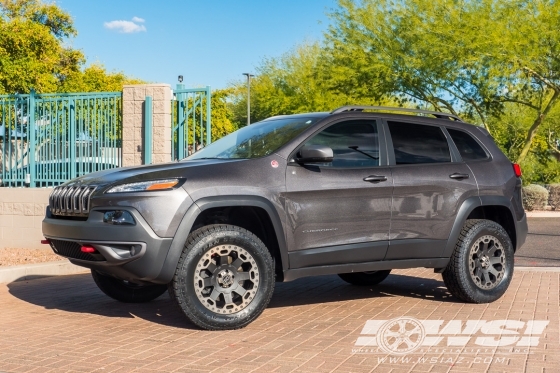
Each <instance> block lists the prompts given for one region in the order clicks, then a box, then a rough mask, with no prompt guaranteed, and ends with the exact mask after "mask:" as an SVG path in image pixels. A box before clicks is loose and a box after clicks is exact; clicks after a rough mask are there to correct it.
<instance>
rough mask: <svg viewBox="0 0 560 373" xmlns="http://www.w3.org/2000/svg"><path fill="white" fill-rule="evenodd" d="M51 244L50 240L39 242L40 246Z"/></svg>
mask: <svg viewBox="0 0 560 373" xmlns="http://www.w3.org/2000/svg"><path fill="white" fill-rule="evenodd" d="M50 244H51V240H49V239H48V238H47V239H45V240H41V245H50Z"/></svg>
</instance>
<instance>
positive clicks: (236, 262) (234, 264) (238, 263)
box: [231, 257, 243, 269]
mask: <svg viewBox="0 0 560 373" xmlns="http://www.w3.org/2000/svg"><path fill="white" fill-rule="evenodd" d="M241 264H243V260H241V258H239V257H238V258H237V259H235V260H234V261H233V262H232V263H231V266H232V267H233V268H235V269H238V268H239V267H241Z"/></svg>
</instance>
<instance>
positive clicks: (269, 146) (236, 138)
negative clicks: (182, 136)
mask: <svg viewBox="0 0 560 373" xmlns="http://www.w3.org/2000/svg"><path fill="white" fill-rule="evenodd" d="M319 119H320V118H289V117H288V118H282V119H270V120H265V121H262V122H258V123H254V124H251V125H250V126H247V127H243V128H241V129H239V130H237V131H235V132H233V133H230V134H229V135H227V136H225V137H222V138H221V139H219V140H218V141H216V142H213V143H212V144H210V145H208V146H207V147H206V148H204V149H202V150H200V151H197V152H196V153H194V154H193V155H191V156H190V157H188V158H187V159H188V160H192V159H205V158H218V159H234V158H259V157H264V156H267V155H269V154H271V153H272V152H274V151H276V150H277V149H279V148H280V147H281V146H283V145H285V144H286V143H288V142H289V141H291V140H292V139H293V138H294V137H296V136H297V135H299V134H300V133H301V132H303V131H304V130H306V129H307V128H309V127H311V125H313V124H314V123H315V122H317V121H318V120H319Z"/></svg>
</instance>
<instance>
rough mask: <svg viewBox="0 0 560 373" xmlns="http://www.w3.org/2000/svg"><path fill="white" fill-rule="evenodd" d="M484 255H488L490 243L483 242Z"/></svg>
mask: <svg viewBox="0 0 560 373" xmlns="http://www.w3.org/2000/svg"><path fill="white" fill-rule="evenodd" d="M482 254H485V255H488V242H482Z"/></svg>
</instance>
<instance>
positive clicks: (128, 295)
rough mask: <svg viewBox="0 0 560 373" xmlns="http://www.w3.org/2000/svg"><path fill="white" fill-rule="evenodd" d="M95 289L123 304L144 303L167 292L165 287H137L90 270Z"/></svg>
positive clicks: (155, 285)
mask: <svg viewBox="0 0 560 373" xmlns="http://www.w3.org/2000/svg"><path fill="white" fill-rule="evenodd" d="M91 275H92V277H93V280H94V281H95V284H96V285H97V287H98V288H99V289H100V290H101V291H102V292H103V293H105V295H108V296H109V297H111V298H113V299H116V300H118V301H119V302H124V303H144V302H149V301H151V300H154V299H156V298H157V297H159V296H160V295H162V294H163V293H165V290H167V286H166V285H157V284H154V285H138V284H134V283H132V282H128V281H124V280H119V279H118V278H115V277H112V276H108V275H104V274H102V273H100V272H97V271H96V270H93V269H92V270H91Z"/></svg>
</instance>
